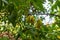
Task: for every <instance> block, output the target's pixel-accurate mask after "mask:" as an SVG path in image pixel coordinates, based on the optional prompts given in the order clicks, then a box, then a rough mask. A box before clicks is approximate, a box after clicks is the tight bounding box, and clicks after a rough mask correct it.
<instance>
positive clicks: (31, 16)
mask: <svg viewBox="0 0 60 40" xmlns="http://www.w3.org/2000/svg"><path fill="white" fill-rule="evenodd" d="M34 21H35V18H34V16H33V15H29V16H27V17H26V22H27V23H31V24H34Z"/></svg>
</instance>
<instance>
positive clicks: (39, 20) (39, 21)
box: [35, 19, 42, 29]
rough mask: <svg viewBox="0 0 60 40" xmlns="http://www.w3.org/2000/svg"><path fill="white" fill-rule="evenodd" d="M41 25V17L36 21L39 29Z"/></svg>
mask: <svg viewBox="0 0 60 40" xmlns="http://www.w3.org/2000/svg"><path fill="white" fill-rule="evenodd" d="M41 25H42V21H41V19H38V20H37V22H36V23H35V27H36V28H37V29H40V27H41Z"/></svg>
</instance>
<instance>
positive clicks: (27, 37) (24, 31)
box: [0, 0, 60, 40]
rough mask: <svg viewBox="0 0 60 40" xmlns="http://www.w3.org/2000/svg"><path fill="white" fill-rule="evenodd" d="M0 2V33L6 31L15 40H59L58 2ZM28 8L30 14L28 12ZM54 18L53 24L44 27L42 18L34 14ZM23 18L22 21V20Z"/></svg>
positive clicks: (14, 0)
mask: <svg viewBox="0 0 60 40" xmlns="http://www.w3.org/2000/svg"><path fill="white" fill-rule="evenodd" d="M45 2H46V0H0V33H2V32H5V31H8V32H9V33H12V34H13V35H14V37H15V38H16V40H17V39H18V38H19V37H20V38H21V39H22V40H60V0H55V2H54V1H53V0H48V2H49V4H48V5H50V7H51V8H50V9H49V10H48V11H47V9H46V8H45V7H44V5H43V4H45ZM30 8H31V9H32V12H30ZM37 12H38V14H39V13H40V12H42V13H43V14H42V13H40V15H49V16H50V17H54V19H55V20H54V21H55V22H54V23H51V24H48V23H47V24H46V25H44V24H43V23H42V21H43V20H44V18H40V19H38V18H37V16H34V15H35V14H37ZM22 18H24V20H23V19H22Z"/></svg>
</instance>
